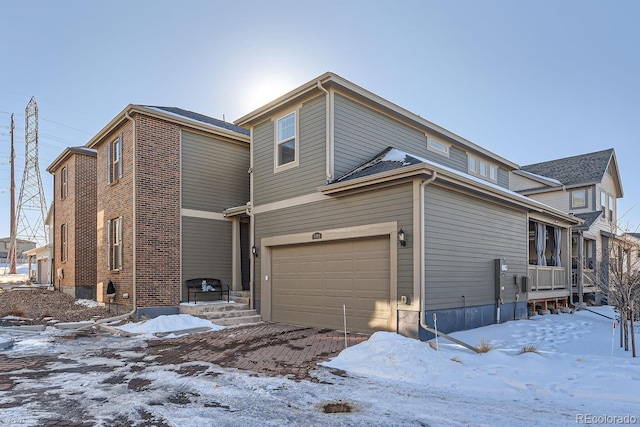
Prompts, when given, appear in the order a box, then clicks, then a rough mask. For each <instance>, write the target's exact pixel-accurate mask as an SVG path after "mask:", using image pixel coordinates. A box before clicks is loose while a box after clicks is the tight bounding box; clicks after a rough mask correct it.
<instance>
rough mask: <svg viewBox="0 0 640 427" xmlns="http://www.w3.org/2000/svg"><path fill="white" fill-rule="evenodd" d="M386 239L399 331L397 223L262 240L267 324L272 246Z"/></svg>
mask: <svg viewBox="0 0 640 427" xmlns="http://www.w3.org/2000/svg"><path fill="white" fill-rule="evenodd" d="M376 236H387V237H388V239H389V297H390V300H389V305H390V308H391V310H390V316H391V318H390V319H389V325H390V329H391V330H392V331H397V326H398V325H397V317H398V313H397V305H398V301H397V298H398V243H397V242H398V223H397V222H395V221H394V222H385V223H379V224H369V225H361V226H357V227H347V228H337V229H331V230H317V231H313V232H308V233H296V234H288V235H284V236H273V237H265V238H263V239H261V242H260V243H261V244H260V246H261V248H260V253H261V254H262V262H261V275H262V280H261V281H260V282H261V296H262V301H261V310H260V311H261V314H262V318H263V320H265V321H271V250H272V248H273V247H277V246H283V245H295V244H300V243H313V242H330V241H336V240H346V239H354V238H363V237H376Z"/></svg>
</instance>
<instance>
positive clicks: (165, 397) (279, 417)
mask: <svg viewBox="0 0 640 427" xmlns="http://www.w3.org/2000/svg"><path fill="white" fill-rule="evenodd" d="M594 310H596V311H597V312H599V313H601V314H604V315H605V316H610V317H614V313H613V310H611V309H610V308H609V307H601V308H596V309H594ZM202 322H203V321H202V319H196V318H190V317H189V316H184V315H183V316H181V318H180V319H179V320H177V321H176V323H171V322H170V319H167V318H164V319H158V320H151V321H148V322H146V323H144V324H135V325H129V326H127V328H128V329H129V330H130V331H135V332H136V333H141V334H142V335H141V336H146V337H148V336H149V334H150V333H157V332H159V331H163V332H171V330H175V329H188V328H189V327H202V326H203V323H202ZM176 325H178V326H179V327H176ZM212 327H213V326H212ZM3 334H4V335H7V332H4V333H3V332H2V331H0V335H3ZM12 334H13V335H11V336H12V337H13V338H14V339H15V341H16V343H15V345H14V346H13V347H12V348H11V349H8V350H4V351H2V352H1V353H0V354H4V355H7V356H18V355H21V356H24V355H32V356H37V355H49V356H53V357H58V358H60V360H61V362H60V366H51V370H53V371H54V372H53V373H52V374H51V375H48V376H46V377H38V378H35V379H31V378H28V375H27V374H26V373H25V374H24V375H25V376H26V378H25V379H21V380H20V381H19V384H17V385H16V386H15V387H14V388H13V389H12V390H9V391H0V407H1V408H3V409H2V411H1V412H0V425H12V423H13V424H15V425H37V424H38V421H39V420H42V419H46V418H47V416H48V415H49V414H53V413H56V411H58V412H59V411H60V410H61V408H60V407H58V408H57V409H56V405H63V406H64V405H66V406H64V408H62V409H64V410H65V411H68V413H69V414H76V416H77V413H79V414H81V415H82V416H84V417H85V419H87V420H90V422H91V423H93V424H97V425H113V424H114V423H117V422H119V421H120V422H121V421H122V420H128V422H129V423H131V424H134V425H135V424H138V425H143V424H144V422H145V421H144V420H143V419H141V418H140V414H146V416H147V421H148V419H151V420H155V422H156V423H157V424H158V425H175V426H207V425H230V426H236V425H237V426H244V425H261V426H281V425H291V426H307V425H367V426H369V425H434V426H439V425H447V426H450V425H453V426H463V425H465V426H466V425H474V426H494V425H498V426H531V425H540V426H543V425H544V426H549V425H552V426H555V425H558V426H561V425H575V424H578V425H580V424H583V425H602V424H609V425H615V424H625V423H626V424H640V362H639V359H637V358H636V359H634V358H632V357H631V354H630V352H624V351H623V350H622V349H621V348H620V346H619V335H618V330H617V329H616V330H614V329H613V320H611V319H608V318H606V317H603V316H601V315H598V314H595V313H592V312H588V311H580V312H577V313H574V314H561V315H547V316H537V317H534V318H532V319H530V320H522V321H515V322H508V323H505V324H501V325H492V326H488V327H484V328H478V329H474V330H470V331H465V332H459V333H455V334H452V335H454V336H455V337H456V338H458V339H460V340H462V341H465V342H468V343H469V344H472V345H477V344H479V343H480V342H481V341H482V340H486V341H487V342H488V343H489V344H491V345H492V346H493V349H492V350H490V351H489V352H488V353H484V354H475V353H473V352H471V351H469V350H467V349H465V348H463V347H460V346H458V345H455V344H452V343H450V342H448V341H446V340H444V339H439V341H438V347H439V351H435V350H434V349H433V348H432V346H435V343H433V342H432V343H431V344H432V345H431V346H430V345H429V344H427V343H422V342H419V341H416V340H411V339H407V338H403V337H401V336H399V335H396V334H392V333H385V332H379V333H376V334H374V335H373V336H372V337H371V338H370V339H369V340H368V341H366V342H363V343H361V344H359V345H357V346H354V347H351V348H349V349H347V350H345V351H343V352H342V353H341V354H340V355H339V356H338V357H336V358H334V359H333V360H331V361H329V362H327V363H326V365H327V366H328V367H333V368H338V369H343V370H345V371H346V372H347V373H348V376H346V377H342V376H337V375H333V374H332V373H331V372H329V370H327V371H325V370H324V369H322V370H321V371H320V372H319V374H318V377H319V378H320V379H321V382H319V383H312V382H310V381H301V382H295V381H292V380H289V379H286V378H282V377H268V376H258V375H256V374H255V373H251V372H245V371H237V370H232V369H223V368H220V367H218V366H215V365H208V366H206V367H205V368H206V371H205V372H204V375H197V376H186V375H184V374H181V369H185V368H188V367H186V366H175V365H154V364H153V360H152V358H149V357H148V356H145V354H144V353H143V352H141V351H140V345H141V340H140V339H139V338H126V339H125V338H118V337H111V336H101V337H99V338H86V339H76V340H73V341H67V342H65V341H64V340H62V341H61V340H54V339H53V338H52V334H53V332H52V331H51V330H50V329H47V330H46V331H45V332H42V333H29V334H26V333H25V334H15V333H12ZM525 346H531V349H535V350H536V352H526V353H522V354H521V353H520V351H521V349H522V348H523V347H525ZM99 348H109V349H111V351H115V352H116V353H117V354H118V355H119V356H120V359H113V358H105V357H100V355H99V352H98V351H97V350H98V349H99ZM63 359H64V362H62V360H63ZM70 360H71V361H73V363H72V364H71V365H72V366H73V365H75V366H77V369H74V370H72V371H71V372H70V371H69V369H68V368H69V366H70V362H69V361H70ZM198 365H207V364H205V363H198ZM132 366H134V367H136V369H132ZM62 367H64V368H66V371H65V370H62V369H61V370H60V373H55V371H56V369H59V368H62ZM92 367H93V368H95V369H93V370H92V369H90V368H92ZM98 368H100V369H98ZM15 376H16V377H18V378H19V377H20V376H21V371H17V372H16V373H15ZM134 376H135V378H136V380H138V381H143V384H145V387H144V390H137V391H136V390H131V387H129V388H127V386H126V385H123V381H122V380H123V379H130V378H133V377H134ZM118 379H120V381H118ZM129 384H131V383H129ZM20 393H23V396H28V398H26V399H25V401H24V404H22V405H21V406H11V402H13V401H14V400H13V399H16V396H17V395H19V394H20ZM33 396H37V397H33ZM62 397H64V398H62ZM62 402H63V403H62ZM74 402H76V404H75V405H74ZM7 403H9V405H7ZM328 403H346V404H348V405H349V406H350V407H351V408H352V412H350V413H338V414H326V413H324V411H323V410H322V409H323V407H324V405H326V404H328ZM74 411H76V412H74ZM78 411H80V412H78ZM163 423H164V424H163ZM144 425H147V424H144Z"/></svg>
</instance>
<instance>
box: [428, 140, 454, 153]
mask: <svg viewBox="0 0 640 427" xmlns="http://www.w3.org/2000/svg"><path fill="white" fill-rule="evenodd" d="M427 149H428V150H431V151H435V152H436V153H438V154H442V155H443V156H447V157H449V146H448V145H446V144H443V143H442V142H440V141H437V140H435V139H433V138H427Z"/></svg>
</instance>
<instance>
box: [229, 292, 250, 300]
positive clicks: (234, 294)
mask: <svg viewBox="0 0 640 427" xmlns="http://www.w3.org/2000/svg"><path fill="white" fill-rule="evenodd" d="M231 296H236V297H243V298H250V297H251V291H231Z"/></svg>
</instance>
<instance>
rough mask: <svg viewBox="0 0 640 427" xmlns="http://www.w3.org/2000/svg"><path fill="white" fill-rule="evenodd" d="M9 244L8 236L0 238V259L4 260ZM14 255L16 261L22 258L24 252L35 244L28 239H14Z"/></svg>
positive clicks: (7, 253)
mask: <svg viewBox="0 0 640 427" xmlns="http://www.w3.org/2000/svg"><path fill="white" fill-rule="evenodd" d="M10 245H11V238H10V237H3V238H2V239H0V260H2V262H5V261H6V260H7V257H8V256H9V246H10ZM16 246H17V250H16V256H17V258H18V261H20V260H22V259H24V252H25V251H28V250H30V249H33V248H35V247H36V244H35V243H34V242H32V241H30V240H24V239H16Z"/></svg>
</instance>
